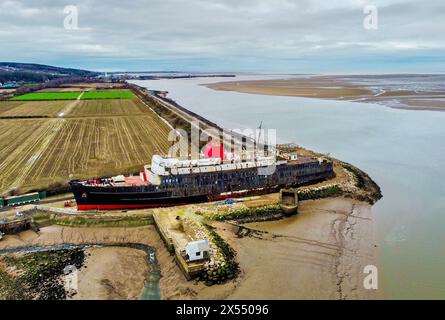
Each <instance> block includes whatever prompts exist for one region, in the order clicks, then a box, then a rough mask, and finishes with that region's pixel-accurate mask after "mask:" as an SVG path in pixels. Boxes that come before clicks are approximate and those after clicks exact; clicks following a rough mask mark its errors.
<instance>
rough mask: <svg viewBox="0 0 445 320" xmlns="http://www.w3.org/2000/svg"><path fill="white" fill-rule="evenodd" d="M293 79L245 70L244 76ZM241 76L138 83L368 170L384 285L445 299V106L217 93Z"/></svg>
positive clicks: (391, 294)
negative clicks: (375, 191) (377, 193)
mask: <svg viewBox="0 0 445 320" xmlns="http://www.w3.org/2000/svg"><path fill="white" fill-rule="evenodd" d="M271 78H280V79H282V78H286V76H283V75H281V76H280V75H276V76H269V75H268V76H259V75H255V76H246V75H244V76H237V78H235V79H236V80H255V79H258V80H259V79H271ZM220 81H234V79H233V78H229V79H228V78H194V79H169V80H144V81H132V82H133V83H135V84H138V85H140V86H143V87H146V88H149V89H153V90H166V91H169V94H168V97H169V98H171V99H173V100H175V101H176V102H178V103H179V104H181V105H182V106H184V107H185V108H187V109H189V110H191V111H194V112H196V113H198V114H200V115H202V116H204V117H205V118H207V119H209V120H211V121H213V122H216V123H217V124H219V125H221V126H222V127H225V128H228V129H245V128H252V129H255V128H257V127H258V125H259V123H260V121H262V122H263V128H266V129H268V128H269V129H276V130H277V136H278V142H295V143H298V144H299V145H302V146H304V147H306V148H308V149H312V150H315V151H318V152H322V153H330V155H332V156H334V157H336V158H338V159H341V160H344V161H346V162H349V163H351V164H353V165H356V166H358V167H359V168H361V169H362V170H364V171H366V172H367V173H368V174H369V175H370V176H371V177H372V178H373V179H374V180H375V181H376V182H377V183H378V184H379V185H380V187H381V188H382V193H383V199H381V200H380V201H379V202H378V203H377V204H376V205H375V206H374V207H373V212H374V216H375V220H376V227H375V228H376V241H377V245H378V246H379V251H380V255H381V256H380V265H379V266H378V267H379V277H380V278H379V283H380V286H383V289H384V292H385V296H386V297H387V298H390V299H404V298H405V299H414V298H415V299H427V298H430V299H435V298H442V299H445V167H444V159H445V112H434V111H409V110H399V109H391V108H388V107H384V106H381V105H374V104H369V103H359V102H345V101H330V100H320V99H309V98H299V97H279V96H265V95H255V94H245V93H236V92H226V91H215V90H212V89H209V88H206V87H205V86H202V85H201V84H204V83H213V82H220Z"/></svg>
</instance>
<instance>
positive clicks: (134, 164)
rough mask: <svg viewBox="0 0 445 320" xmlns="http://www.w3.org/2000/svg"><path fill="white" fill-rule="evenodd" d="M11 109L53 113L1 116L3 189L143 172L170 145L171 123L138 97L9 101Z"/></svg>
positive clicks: (1, 109)
mask: <svg viewBox="0 0 445 320" xmlns="http://www.w3.org/2000/svg"><path fill="white" fill-rule="evenodd" d="M61 111H62V112H64V113H65V116H64V117H63V118H62V117H58V114H59V112H61ZM5 114H8V115H30V114H34V115H48V116H51V117H52V118H48V119H0V150H1V152H0V194H5V193H7V192H8V191H9V190H10V189H12V188H13V187H17V188H19V190H20V191H21V192H27V191H30V190H34V189H47V188H48V187H50V188H51V185H54V184H56V183H57V184H60V183H62V184H66V183H67V182H68V181H69V180H70V179H74V178H92V177H98V176H110V175H115V174H120V173H131V172H137V171H138V170H139V169H140V168H141V166H142V165H144V164H146V163H148V162H149V161H150V159H151V156H152V155H153V153H155V152H161V153H164V152H166V151H167V150H168V147H169V146H170V142H168V140H167V137H168V132H169V127H168V126H167V125H166V124H165V123H164V122H162V121H161V120H160V119H159V118H158V117H157V115H155V114H154V113H152V112H151V111H150V110H149V109H148V108H146V107H145V108H144V107H143V105H141V104H140V102H139V101H137V100H135V101H132V100H125V101H124V100H107V101H103V100H94V101H93V100H90V101H74V102H73V101H51V102H49V103H48V102H47V101H42V102H19V101H8V102H2V103H1V104H0V116H4V115H5Z"/></svg>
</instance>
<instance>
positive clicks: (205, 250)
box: [185, 240, 210, 261]
mask: <svg viewBox="0 0 445 320" xmlns="http://www.w3.org/2000/svg"><path fill="white" fill-rule="evenodd" d="M209 251H210V248H209V240H198V241H192V242H189V243H187V245H186V246H185V253H186V255H187V257H188V259H187V261H197V260H202V259H206V258H208V257H209Z"/></svg>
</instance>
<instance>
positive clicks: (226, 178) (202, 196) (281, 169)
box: [70, 160, 334, 210]
mask: <svg viewBox="0 0 445 320" xmlns="http://www.w3.org/2000/svg"><path fill="white" fill-rule="evenodd" d="M332 177H334V171H333V164H332V163H331V162H327V163H319V162H318V161H317V160H315V161H307V162H304V163H298V164H292V165H289V164H284V165H279V166H277V167H276V170H275V172H274V173H273V174H271V175H264V174H259V172H258V169H257V168H252V169H244V170H233V171H226V172H215V173H197V174H189V175H183V176H181V175H178V176H175V177H173V178H172V177H171V176H169V177H166V178H165V179H163V180H162V182H161V183H160V185H157V186H155V185H150V184H147V185H139V186H110V185H106V186H105V185H101V184H96V185H91V184H85V182H82V181H71V182H70V186H71V189H72V191H73V193H74V197H75V199H76V202H77V209H78V210H119V209H138V208H153V207H168V206H176V205H184V204H190V203H200V202H206V201H215V200H221V199H225V198H229V197H230V198H232V197H233V198H235V197H240V196H249V195H257V194H265V193H271V192H276V191H279V189H280V188H285V187H296V186H300V185H305V184H308V183H314V182H317V181H322V180H326V179H330V178H332Z"/></svg>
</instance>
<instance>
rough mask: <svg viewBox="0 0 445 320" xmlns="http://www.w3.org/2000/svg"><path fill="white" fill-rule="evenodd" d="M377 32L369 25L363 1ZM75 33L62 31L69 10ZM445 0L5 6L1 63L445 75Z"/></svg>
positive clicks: (28, 0) (9, 1) (78, 1)
mask: <svg viewBox="0 0 445 320" xmlns="http://www.w3.org/2000/svg"><path fill="white" fill-rule="evenodd" d="M370 4H373V5H376V7H377V9H378V29H377V30H374V29H370V30H368V29H365V28H364V26H363V20H364V19H365V16H366V15H365V14H364V13H363V10H364V7H365V6H366V5H370ZM67 5H75V6H76V7H77V9H78V13H79V15H78V27H79V28H78V29H77V30H70V29H66V28H64V20H65V18H66V16H67V14H65V13H64V7H65V6H67ZM444 21H445V1H443V0H424V1H420V0H416V1H415V0H375V1H365V0H337V1H327V0H131V1H125V0H107V1H105V0H102V1H98V0H69V1H64V0H39V1H36V0H21V1H20V0H0V61H18V62H34V63H44V64H51V65H58V66H68V67H77V68H86V69H93V70H184V71H260V72H293V73H299V72H301V73H306V72H311V73H354V72H356V73H358V72H366V73H381V72H385V73H389V72H445V22H444Z"/></svg>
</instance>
